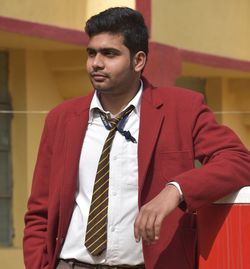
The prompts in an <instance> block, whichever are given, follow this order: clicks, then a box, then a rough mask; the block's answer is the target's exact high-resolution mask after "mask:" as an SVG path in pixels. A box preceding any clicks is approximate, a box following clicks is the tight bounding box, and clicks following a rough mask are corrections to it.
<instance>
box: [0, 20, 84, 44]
mask: <svg viewBox="0 0 250 269" xmlns="http://www.w3.org/2000/svg"><path fill="white" fill-rule="evenodd" d="M0 30H2V31H6V32H13V33H19V34H24V35H28V36H33V37H42V38H46V39H51V40H56V41H61V42H64V43H69V44H75V45H82V46H84V45H86V44H87V40H88V37H87V35H86V34H85V33H84V32H83V31H82V32H81V31H77V30H73V29H66V28H61V27H57V26H51V25H46V24H41V23H35V22H28V21H22V20H17V19H13V18H7V17H2V16H0Z"/></svg>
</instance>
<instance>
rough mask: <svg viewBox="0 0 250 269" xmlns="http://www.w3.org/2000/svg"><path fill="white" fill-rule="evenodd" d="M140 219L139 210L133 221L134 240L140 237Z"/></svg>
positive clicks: (137, 240)
mask: <svg viewBox="0 0 250 269" xmlns="http://www.w3.org/2000/svg"><path fill="white" fill-rule="evenodd" d="M140 221H141V213H140V212H139V214H138V215H137V217H136V219H135V223H134V237H135V241H136V242H139V241H140V239H141V237H140V232H139V225H140Z"/></svg>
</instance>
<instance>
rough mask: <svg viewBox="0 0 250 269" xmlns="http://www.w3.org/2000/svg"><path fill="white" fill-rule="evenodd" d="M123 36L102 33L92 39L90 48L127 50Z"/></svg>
mask: <svg viewBox="0 0 250 269" xmlns="http://www.w3.org/2000/svg"><path fill="white" fill-rule="evenodd" d="M123 41H124V38H123V36H122V35H121V34H111V33H106V32H105V33H100V34H97V35H94V36H92V37H90V39H89V42H88V48H95V49H99V48H117V49H119V48H123V47H124V48H126V47H125V45H124V42H123Z"/></svg>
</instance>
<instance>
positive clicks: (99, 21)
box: [85, 7, 148, 55]
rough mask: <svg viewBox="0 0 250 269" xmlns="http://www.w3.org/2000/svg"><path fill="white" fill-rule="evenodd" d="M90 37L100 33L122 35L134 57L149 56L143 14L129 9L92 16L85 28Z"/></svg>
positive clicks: (114, 9) (105, 11) (118, 8)
mask: <svg viewBox="0 0 250 269" xmlns="http://www.w3.org/2000/svg"><path fill="white" fill-rule="evenodd" d="M85 32H86V33H87V34H88V36H89V37H92V36H94V35H97V34H100V33H104V32H107V33H111V34H121V35H122V36H123V38H124V45H125V46H126V47H127V48H128V49H129V51H130V54H131V55H134V54H136V53H137V52H138V51H143V52H144V53H145V54H146V55H147V54H148V29H147V26H146V25H145V22H144V18H143V16H142V14H141V13H140V12H138V11H136V10H133V9H131V8H128V7H113V8H109V9H107V10H104V11H102V12H101V13H99V14H97V15H94V16H92V17H91V18H90V19H89V20H88V21H87V22H86V26H85Z"/></svg>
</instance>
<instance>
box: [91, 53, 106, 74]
mask: <svg viewBox="0 0 250 269" xmlns="http://www.w3.org/2000/svg"><path fill="white" fill-rule="evenodd" d="M92 67H93V69H94V70H99V69H103V68H104V62H103V57H102V55H101V54H100V53H97V54H96V55H95V57H94V58H93V62H92Z"/></svg>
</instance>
